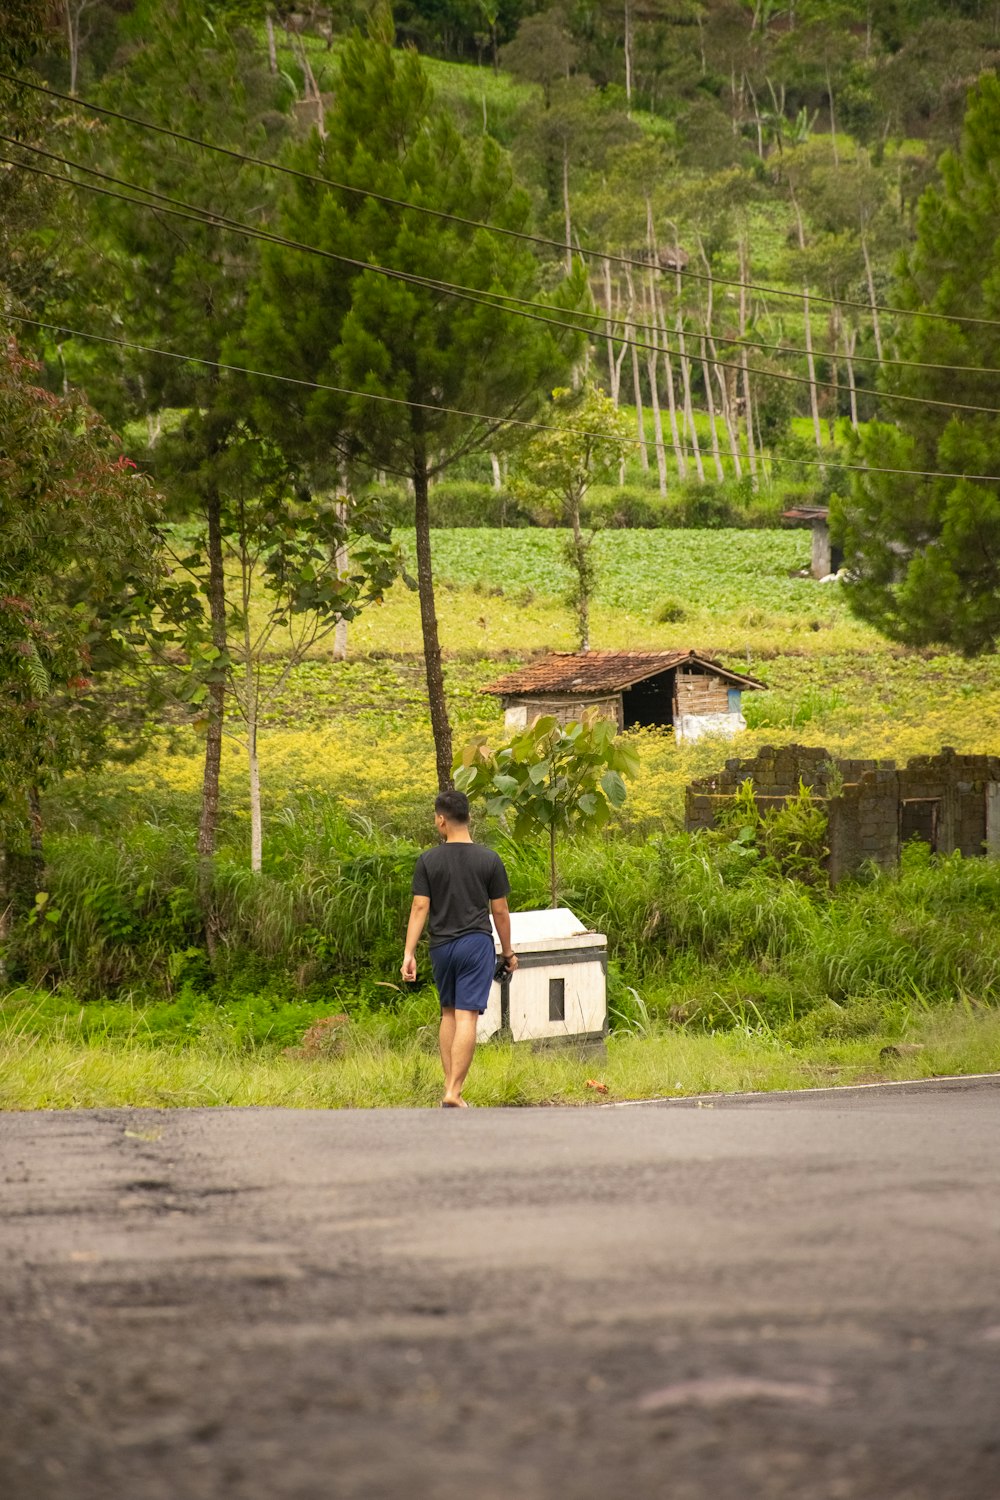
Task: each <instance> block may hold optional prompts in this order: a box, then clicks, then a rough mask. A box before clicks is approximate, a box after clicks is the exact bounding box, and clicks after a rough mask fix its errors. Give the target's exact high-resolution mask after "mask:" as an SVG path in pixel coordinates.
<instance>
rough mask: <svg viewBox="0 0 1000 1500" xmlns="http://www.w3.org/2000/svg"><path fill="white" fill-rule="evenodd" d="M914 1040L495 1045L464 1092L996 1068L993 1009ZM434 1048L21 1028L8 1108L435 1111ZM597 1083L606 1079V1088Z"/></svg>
mask: <svg viewBox="0 0 1000 1500" xmlns="http://www.w3.org/2000/svg"><path fill="white" fill-rule="evenodd" d="M905 1040H906V1044H908V1045H913V1044H919V1049H920V1050H918V1051H913V1052H907V1053H905V1054H904V1055H902V1056H898V1055H895V1054H894V1053H891V1052H890V1053H888V1054H887V1055H883V1048H885V1047H887V1046H892V1045H898V1039H894V1041H893V1042H892V1043H889V1042H887V1040H886V1039H885V1038H883V1037H878V1036H869V1037H865V1038H864V1039H859V1040H854V1041H841V1042H831V1043H828V1044H825V1045H819V1044H817V1045H814V1046H811V1047H810V1048H808V1049H796V1048H793V1047H792V1046H790V1045H789V1044H788V1043H785V1042H782V1041H780V1040H778V1039H776V1038H775V1037H773V1036H771V1035H768V1034H755V1033H753V1032H749V1031H744V1030H740V1031H730V1032H727V1033H725V1034H724V1035H714V1036H706V1035H697V1034H689V1033H686V1032H684V1031H683V1030H680V1031H663V1032H661V1033H659V1034H655V1035H652V1036H648V1037H636V1036H622V1037H611V1038H610V1039H609V1041H608V1044H607V1055H606V1057H603V1058H602V1057H600V1056H594V1055H590V1056H587V1055H581V1054H580V1053H578V1052H576V1051H573V1050H559V1051H556V1050H544V1051H533V1050H531V1049H530V1048H527V1047H523V1046H522V1047H513V1046H501V1045H496V1044H492V1043H491V1044H489V1045H488V1046H485V1047H483V1048H482V1049H481V1050H480V1051H479V1052H478V1053H477V1056H476V1060H475V1064H474V1067H473V1071H472V1075H471V1078H470V1082H469V1086H468V1089H467V1095H468V1098H469V1100H470V1102H472V1103H473V1104H477V1105H481V1106H524V1105H587V1104H599V1103H604V1102H613V1101H616V1100H626V1099H645V1098H653V1097H657V1096H663V1095H670V1096H674V1097H683V1096H685V1095H693V1094H702V1093H717V1092H718V1093H739V1092H744V1091H749V1090H761V1091H773V1090H779V1089H809V1088H817V1087H823V1086H830V1085H839V1084H852V1083H872V1082H878V1081H882V1080H886V1081H892V1080H899V1079H904V1078H931V1077H934V1076H936V1075H940V1074H955V1073H958V1074H962V1073H967V1074H972V1073H989V1072H995V1071H1000V1015H998V1014H997V1013H995V1012H987V1013H985V1014H982V1015H973V1014H969V1013H968V1012H967V1011H965V1010H964V1009H960V1008H958V1007H956V1008H954V1009H952V1010H948V1011H944V1012H937V1013H936V1014H934V1015H933V1016H924V1017H920V1016H918V1017H915V1018H914V1020H913V1023H912V1025H911V1026H910V1027H908V1028H907V1030H906V1033H905ZM433 1048H434V1035H433V1031H432V1030H431V1028H429V1027H428V1028H423V1029H422V1030H421V1031H420V1032H419V1033H417V1034H416V1035H415V1036H413V1037H411V1038H409V1039H406V1040H403V1041H401V1042H396V1043H392V1044H390V1043H387V1042H386V1041H385V1040H383V1039H381V1038H377V1037H371V1036H365V1035H361V1036H359V1037H357V1038H356V1039H355V1040H354V1041H352V1043H351V1044H350V1045H349V1047H348V1050H347V1052H346V1054H345V1055H344V1056H342V1057H335V1058H329V1059H319V1060H302V1059H299V1058H292V1057H287V1056H285V1055H284V1054H283V1053H281V1052H279V1051H277V1050H276V1049H273V1048H271V1049H267V1048H257V1049H251V1050H250V1051H247V1050H243V1049H236V1048H234V1047H232V1046H231V1045H227V1044H226V1043H225V1042H223V1041H221V1040H213V1039H200V1040H198V1041H196V1042H194V1043H193V1044H191V1045H189V1046H186V1047H183V1048H171V1047H150V1046H149V1044H148V1041H147V1042H143V1041H142V1040H141V1039H140V1038H138V1037H128V1036H126V1037H123V1038H119V1039H116V1040H114V1041H103V1042H100V1041H94V1042H89V1043H88V1042H84V1041H81V1040H79V1039H77V1038H74V1037H72V1036H71V1035H67V1034H64V1035H62V1036H56V1037H52V1036H49V1037H42V1036H37V1035H35V1036H31V1035H25V1034H21V1035H17V1034H13V1033H11V1034H8V1036H7V1038H6V1039H5V1040H4V1041H3V1042H0V1108H3V1109H8V1110H31V1109H99V1108H110V1107H118V1108H120V1107H137V1108H138V1107H146V1108H150V1107H152V1108H163V1107H167V1108H171V1107H178V1108H190V1107H194V1106H202V1107H203V1106H220V1105H243V1106H246V1105H254V1106H278V1107H283V1108H292V1109H348V1108H353V1109H374V1108H413V1107H424V1106H429V1107H433V1106H435V1105H436V1104H437V1102H438V1099H439V1098H440V1073H439V1070H438V1063H437V1058H436V1056H435V1053H434V1050H433ZM588 1080H594V1081H596V1082H599V1083H601V1084H604V1085H605V1086H606V1088H607V1093H606V1094H603V1093H601V1092H599V1091H598V1090H596V1089H594V1088H593V1087H591V1086H590V1085H589V1083H588Z"/></svg>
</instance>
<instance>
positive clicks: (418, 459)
mask: <svg viewBox="0 0 1000 1500" xmlns="http://www.w3.org/2000/svg"><path fill="white" fill-rule="evenodd" d="M413 498H414V511H415V515H414V520H415V523H416V533H417V536H416V541H417V588H418V590H419V595H420V628H421V631H422V633H423V642H424V671H425V673H426V676H427V702H428V706H429V708H430V714H431V731H432V733H433V735H434V759H435V762H436V764H437V779H438V790H439V791H441V792H446V791H448V789H449V788H450V787H451V785H452V773H451V762H452V749H451V724H450V722H449V720H448V703H447V700H446V698H445V695H444V673H443V671H442V668H441V642H440V640H439V639H438V623H437V610H436V608H435V604H434V573H433V569H432V566H431V519H430V503H429V498H428V487H427V459H426V457H425V454H424V451H423V446H422V444H420V445H417V446H415V450H414V456H413Z"/></svg>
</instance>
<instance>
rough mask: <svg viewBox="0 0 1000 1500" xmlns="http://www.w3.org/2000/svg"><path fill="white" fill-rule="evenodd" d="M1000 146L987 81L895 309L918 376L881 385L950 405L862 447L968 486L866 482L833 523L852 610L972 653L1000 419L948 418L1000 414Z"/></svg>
mask: <svg viewBox="0 0 1000 1500" xmlns="http://www.w3.org/2000/svg"><path fill="white" fill-rule="evenodd" d="M998 139H1000V79H998V78H997V76H996V75H995V74H985V75H984V76H983V77H982V78H981V79H980V81H979V84H978V86H977V87H976V89H975V90H974V91H973V93H972V95H971V96H970V101H969V107H968V111H967V114H966V119H965V126H964V129H963V135H962V144H961V148H960V150H959V151H958V152H956V153H947V154H946V155H945V156H944V157H943V159H942V162H941V174H942V183H941V186H940V187H939V188H933V189H930V190H928V191H927V192H926V193H925V194H924V196H923V198H922V199H921V202H920V208H919V212H918V218H917V240H916V244H915V245H914V248H913V250H912V251H911V252H910V253H909V255H908V256H907V257H906V259H905V261H904V262H903V264H902V266H901V270H900V274H899V277H898V280H897V284H896V287H895V289H894V300H895V302H896V303H897V304H898V305H900V306H903V307H905V308H907V309H908V310H910V311H912V313H913V314H914V316H912V317H906V318H901V319H900V321H899V328H898V330H897V334H896V347H897V349H898V353H899V356H900V357H901V358H903V359H905V360H913V361H917V362H919V363H920V364H921V365H923V366H924V367H923V368H899V367H891V368H890V369H887V370H886V371H885V373H884V375H883V389H884V390H885V391H887V392H893V393H901V394H904V395H908V396H915V397H918V398H924V399H930V400H933V401H938V402H941V403H943V404H942V406H940V407H933V406H921V405H904V404H902V403H899V404H898V405H897V404H896V403H893V404H892V405H891V406H889V405H888V403H887V406H888V410H887V413H886V415H887V417H888V416H889V415H890V413H891V421H890V420H886V421H882V422H874V423H872V424H870V426H869V427H868V429H867V430H866V431H865V432H864V433H863V434H862V435H861V436H860V437H859V439H858V445H859V452H860V456H861V458H862V459H863V460H864V461H866V462H867V463H869V464H871V465H872V466H875V467H879V468H884V469H917V470H928V471H932V472H933V471H938V472H940V471H944V472H945V473H948V474H958V475H960V476H968V477H960V478H957V479H956V478H940V479H938V478H919V477H903V476H899V475H894V474H874V473H866V474H862V475H860V476H859V478H858V480H857V482H856V483H855V484H854V486H853V490H852V493H851V496H850V498H849V499H847V500H843V501H842V502H840V503H839V505H838V506H837V507H836V512H835V523H836V525H837V527H838V529H839V531H840V533H841V535H842V536H843V539H844V542H845V546H846V555H847V561H848V563H849V565H850V567H851V569H852V570H853V572H854V574H855V582H854V583H853V584H852V585H851V586H850V598H851V601H852V604H853V607H854V609H855V610H856V612H857V613H858V614H859V615H861V616H862V618H864V619H867V620H870V621H871V622H872V623H873V624H875V625H876V626H877V627H878V628H879V629H880V630H882V631H884V632H885V634H886V635H888V636H890V637H892V638H893V639H895V640H900V641H906V642H909V643H910V644H913V645H922V644H928V643H931V642H942V643H947V644H950V645H954V646H957V647H959V648H960V649H961V650H962V651H963V652H965V653H966V654H967V655H975V654H976V653H978V652H982V651H988V650H991V649H993V648H994V647H995V645H996V643H997V640H998V638H1000V483H998V481H997V480H996V479H981V478H977V477H975V476H977V475H1000V416H998V415H996V414H995V413H990V412H983V413H977V412H964V411H955V410H954V409H952V410H949V407H950V406H951V404H952V403H962V404H969V405H973V406H983V407H1000V376H998V375H997V374H996V373H987V374H983V373H977V370H983V369H985V370H987V371H993V372H995V371H997V370H998V369H1000V178H998V177H997V172H996V143H997V140H998ZM921 314H925V316H921ZM931 315H933V316H931ZM958 319H982V320H984V321H983V322H981V323H977V322H960V321H958ZM933 366H959V367H963V366H964V367H966V369H967V370H968V373H964V374H962V373H955V371H954V370H951V369H935V368H933Z"/></svg>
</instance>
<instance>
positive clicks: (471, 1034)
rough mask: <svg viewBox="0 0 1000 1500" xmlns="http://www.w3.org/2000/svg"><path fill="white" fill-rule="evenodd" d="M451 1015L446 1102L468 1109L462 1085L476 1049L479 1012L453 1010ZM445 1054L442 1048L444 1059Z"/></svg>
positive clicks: (445, 1089) (445, 1083)
mask: <svg viewBox="0 0 1000 1500" xmlns="http://www.w3.org/2000/svg"><path fill="white" fill-rule="evenodd" d="M451 1015H452V1037H451V1071H450V1072H446V1073H445V1082H444V1102H445V1103H446V1104H454V1105H458V1107H459V1108H460V1109H467V1108H468V1105H467V1104H466V1102H465V1100H464V1099H463V1098H462V1085H463V1084H464V1083H465V1080H466V1078H467V1077H468V1074H469V1069H470V1067H471V1066H472V1057H473V1053H474V1052H475V1050H476V1024H477V1022H478V1021H479V1012H478V1011H477V1010H453V1011H452V1013H451ZM443 1056H444V1052H443V1048H442V1059H443Z"/></svg>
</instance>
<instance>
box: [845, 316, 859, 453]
mask: <svg viewBox="0 0 1000 1500" xmlns="http://www.w3.org/2000/svg"><path fill="white" fill-rule="evenodd" d="M857 342H858V330H857V329H856V328H852V329H851V331H850V333H849V334H847V335H846V336H845V339H844V364H845V366H846V368H847V389H848V392H849V393H850V399H851V426H852V427H853V428H854V431H855V432H857V430H858V392H857V388H856V386H855V384H854V350H855V346H856V345H857Z"/></svg>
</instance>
